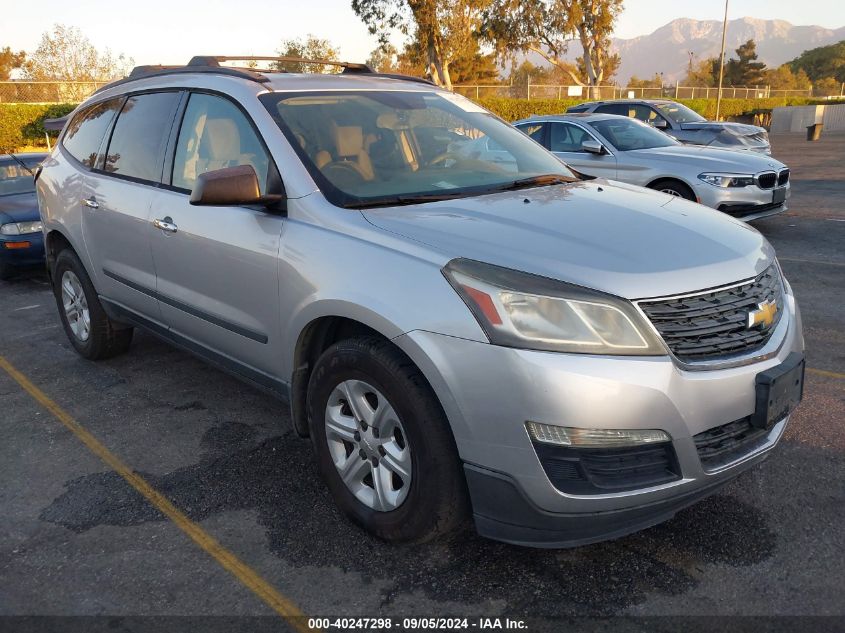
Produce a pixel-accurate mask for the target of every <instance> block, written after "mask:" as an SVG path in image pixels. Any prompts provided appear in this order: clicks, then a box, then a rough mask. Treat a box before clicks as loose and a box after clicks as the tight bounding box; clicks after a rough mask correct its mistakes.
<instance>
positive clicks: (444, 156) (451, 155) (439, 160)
mask: <svg viewBox="0 0 845 633" xmlns="http://www.w3.org/2000/svg"><path fill="white" fill-rule="evenodd" d="M462 158H463V157H462V156H459V155H458V154H456V153H455V152H442V153H440V154H438V155H437V156H435V157H434V158H432V159H431V160H430V161H428V166H429V167H437V166H438V165H442V166H443V167H444V168H445V167H451V166H452V165H446V164H445V163H446V161H448V160H454V161H455V162H456V163H457V162H458V161H460V160H461V159H462Z"/></svg>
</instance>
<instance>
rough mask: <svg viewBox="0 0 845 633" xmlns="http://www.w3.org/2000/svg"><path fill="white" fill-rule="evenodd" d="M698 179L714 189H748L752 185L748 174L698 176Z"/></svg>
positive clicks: (752, 178)
mask: <svg viewBox="0 0 845 633" xmlns="http://www.w3.org/2000/svg"><path fill="white" fill-rule="evenodd" d="M698 179H699V180H703V181H704V182H706V183H707V184H708V185H713V186H714V187H748V186H749V185H753V184H754V176H751V175H749V174H698Z"/></svg>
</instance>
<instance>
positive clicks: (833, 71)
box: [789, 40, 845, 84]
mask: <svg viewBox="0 0 845 633" xmlns="http://www.w3.org/2000/svg"><path fill="white" fill-rule="evenodd" d="M789 65H790V67H791V68H792V70H793V72H797V71H799V70H803V71H804V72H805V73H807V76H809V78H810V79H812V80H813V81H817V80H819V79H823V78H825V77H833V78H834V79H835V80H836V81H838V82H839V83H840V84H841V83H845V40H843V41H841V42H839V43H837V44H830V45H829V46H820V47H819V48H813V49H811V50H808V51H804V52H803V53H801V54H800V55H799V56H798V57H796V58H795V59H793V60H792V61H791V62H789Z"/></svg>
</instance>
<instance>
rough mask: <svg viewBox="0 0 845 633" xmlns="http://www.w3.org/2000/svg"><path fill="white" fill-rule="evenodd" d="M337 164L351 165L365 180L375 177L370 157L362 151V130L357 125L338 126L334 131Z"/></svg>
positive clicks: (365, 151) (364, 150)
mask: <svg viewBox="0 0 845 633" xmlns="http://www.w3.org/2000/svg"><path fill="white" fill-rule="evenodd" d="M334 133H335V146H336V147H337V158H338V162H347V163H349V164H351V165H352V166H353V167H354V168H355V169H356V170H357V171H358V172H359V173H360V174H361V176H363V177H364V179H365V180H372V179H373V178H374V177H375V172H374V171H373V163H372V161H370V155H369V154H368V153H367V150H366V149H364V130H363V128H361V127H360V126H357V125H339V126H337V127H335V129H334Z"/></svg>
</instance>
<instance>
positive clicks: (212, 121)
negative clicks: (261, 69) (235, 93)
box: [172, 93, 270, 194]
mask: <svg viewBox="0 0 845 633" xmlns="http://www.w3.org/2000/svg"><path fill="white" fill-rule="evenodd" d="M237 165H252V167H253V168H254V169H255V173H256V174H257V175H258V183H259V186H260V188H261V193H262V194H263V193H265V192H266V190H267V171H268V169H269V166H270V158H269V156H268V155H267V152H266V150H265V149H264V146H263V145H262V144H261V141H260V139H259V138H258V135H257V134H256V133H255V130H253V128H252V126H251V125H250V124H249V121H248V120H247V118H246V116H244V114H243V112H241V111H240V110H239V109H238V108H237V106H235V104H233V103H232V102H231V101H229V100H228V99H224V98H223V97H218V96H215V95H207V94H199V93H194V94H192V95H191V98H190V100H189V101H188V107H187V109H186V110H185V116H184V118H183V119H182V127H181V129H180V131H179V140H178V141H177V143H176V155H175V157H174V159H173V179H172V184H173V186H174V187H180V188H182V189H189V190H190V189H193V188H194V183H195V182H196V179H197V176H199V175H200V174H202V173H205V172H207V171H213V170H215V169H224V168H226V167H236V166H237Z"/></svg>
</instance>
